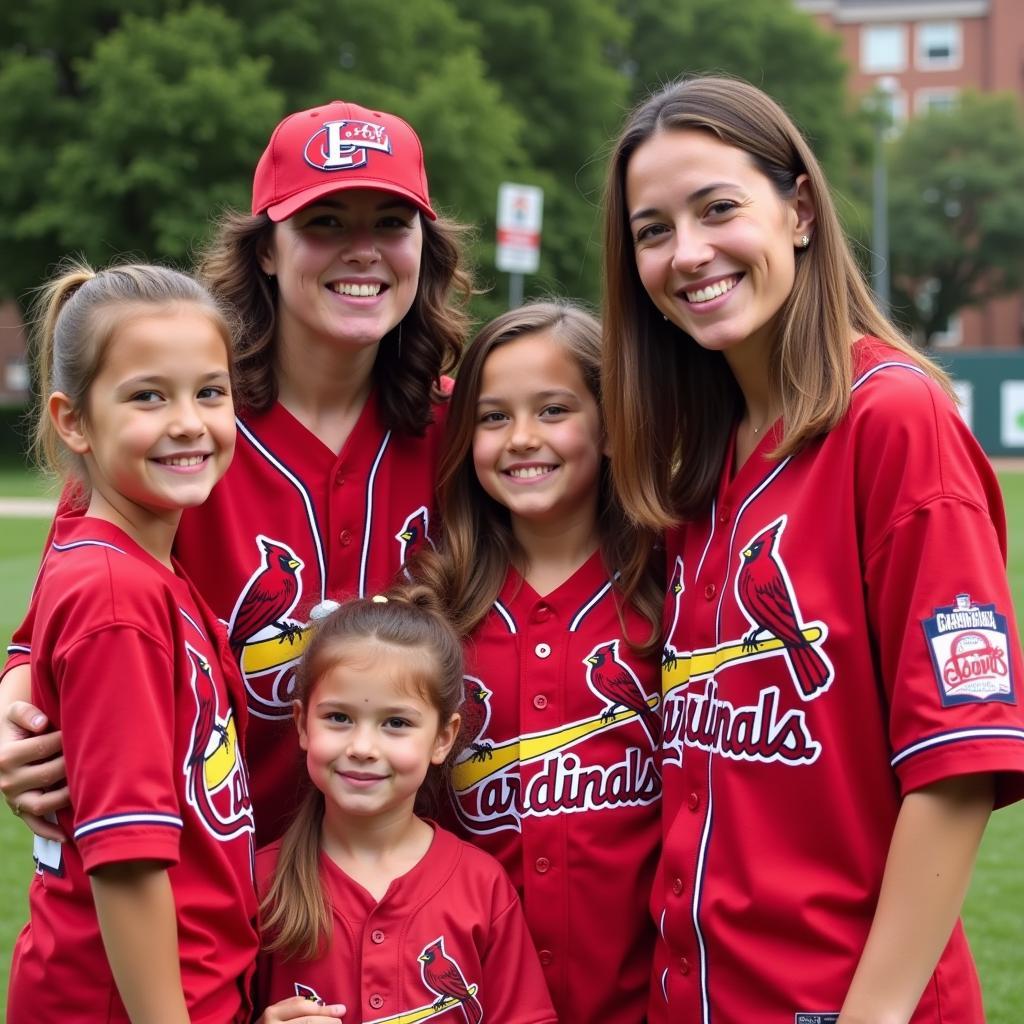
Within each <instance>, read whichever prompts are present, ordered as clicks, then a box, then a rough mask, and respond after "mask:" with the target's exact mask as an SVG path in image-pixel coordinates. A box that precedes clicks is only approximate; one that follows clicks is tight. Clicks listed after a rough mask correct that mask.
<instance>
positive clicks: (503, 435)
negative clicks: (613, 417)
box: [473, 331, 603, 546]
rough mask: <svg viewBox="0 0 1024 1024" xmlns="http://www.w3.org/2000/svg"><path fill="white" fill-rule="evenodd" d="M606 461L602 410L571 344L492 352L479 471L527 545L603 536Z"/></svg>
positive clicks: (551, 342) (533, 341)
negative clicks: (564, 536)
mask: <svg viewBox="0 0 1024 1024" xmlns="http://www.w3.org/2000/svg"><path fill="white" fill-rule="evenodd" d="M602 455H603V436H602V429H601V418H600V414H599V412H598V408H597V402H596V401H595V399H594V396H593V394H592V393H591V391H590V389H589V388H588V387H587V384H586V381H585V380H584V378H583V373H582V371H581V370H580V367H579V366H578V365H577V364H576V362H575V360H574V359H573V357H572V356H571V355H570V353H569V351H568V349H567V348H566V346H565V344H564V343H561V342H559V341H558V340H557V339H556V338H554V337H552V335H551V334H550V332H547V331H541V332H537V333H532V334H526V335H523V336H522V337H519V338H516V339H515V340H513V341H509V342H505V343H503V344H501V345H499V346H497V347H495V348H494V349H493V350H492V351H491V353H490V354H489V355H488V356H487V360H486V362H485V363H484V366H483V372H482V374H481V378H480V394H479V396H478V399H477V425H476V429H475V431H474V434H473V466H474V469H475V470H476V475H477V479H478V480H479V481H480V486H481V487H482V488H483V489H484V491H486V492H487V494H488V495H490V497H492V498H493V499H494V500H495V501H496V502H498V503H499V504H500V505H503V506H504V507H505V508H507V509H508V510H509V512H510V513H511V516H512V529H513V532H515V533H516V535H517V537H519V538H520V542H522V540H523V532H524V531H526V530H529V529H531V528H533V527H537V526H543V527H545V528H549V527H553V528H555V529H558V530H560V531H561V530H566V531H567V530H570V529H575V530H577V532H580V533H584V534H585V533H587V532H588V531H593V530H594V529H595V524H596V519H597V495H598V484H599V478H600V472H601V458H602ZM524 546H525V545H524Z"/></svg>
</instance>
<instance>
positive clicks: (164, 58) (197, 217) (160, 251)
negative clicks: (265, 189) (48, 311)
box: [0, 5, 282, 297]
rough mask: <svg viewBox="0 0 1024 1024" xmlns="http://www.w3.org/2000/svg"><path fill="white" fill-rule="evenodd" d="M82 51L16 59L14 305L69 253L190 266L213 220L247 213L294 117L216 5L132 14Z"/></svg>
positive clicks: (4, 235)
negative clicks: (266, 156)
mask: <svg viewBox="0 0 1024 1024" xmlns="http://www.w3.org/2000/svg"><path fill="white" fill-rule="evenodd" d="M44 6H46V5H44ZM138 6H142V5H138ZM99 20H101V21H102V20H103V19H102V18H100V19H99ZM26 49H28V48H27V47H26ZM72 52H74V51H72V50H69V51H58V50H53V49H50V48H47V47H40V48H39V52H27V53H21V54H11V53H8V54H5V56H4V61H3V65H2V68H0V137H3V138H4V139H5V140H8V141H7V144H6V145H5V146H4V147H3V149H2V150H0V173H2V174H3V175H4V180H5V182H6V187H5V189H4V190H3V192H2V193H0V211H2V214H0V264H2V266H3V268H4V270H3V277H2V280H0V288H2V291H3V294H5V295H7V296H15V297H22V296H23V294H24V290H25V289H26V288H28V287H30V286H32V285H34V284H36V283H38V282H39V280H40V279H41V278H42V277H43V276H44V274H45V273H46V272H47V268H48V266H49V265H51V264H53V263H54V262H55V261H56V260H57V259H59V258H60V257H61V256H62V255H63V254H65V253H68V252H78V253H82V254H84V255H85V256H86V257H87V258H89V259H91V260H94V261H97V262H101V263H102V262H106V261H108V260H110V259H111V258H112V257H114V256H119V255H125V254H130V255H133V256H137V257H148V258H154V259H161V260H168V261H173V262H178V263H182V264H185V263H187V262H188V259H189V250H190V247H191V246H192V245H193V243H194V242H195V241H196V240H197V239H198V238H200V237H201V236H202V235H203V233H204V231H205V230H206V227H207V224H208V221H209V218H210V214H211V212H212V211H214V210H216V209H217V208H218V207H219V206H221V205H223V204H225V203H233V204H238V205H244V204H245V202H246V197H247V192H248V188H247V184H246V182H247V178H248V176H249V174H250V173H251V167H252V163H253V159H254V157H253V154H254V153H257V154H258V152H259V149H260V147H261V146H262V145H263V144H264V142H265V139H266V125H267V124H268V123H269V124H273V122H274V120H275V119H276V118H278V117H279V116H280V114H281V110H282V100H281V96H280V94H279V93H277V92H276V91H275V90H274V89H273V88H272V87H271V86H270V85H269V84H268V83H267V65H268V62H267V60H266V59H265V58H255V59H254V58H251V57H248V56H247V55H246V52H245V46H244V37H243V34H242V32H241V31H240V29H239V27H238V25H237V24H236V23H235V22H234V21H232V20H231V19H230V18H228V17H227V16H226V15H225V14H224V13H223V12H221V11H220V10H218V9H216V8H209V7H202V6H196V7H191V8H187V9H184V10H180V11H172V12H171V13H169V14H166V15H164V16H163V17H161V18H159V19H154V18H152V17H144V16H142V15H137V14H128V15H127V16H125V17H124V18H123V19H122V20H120V21H119V22H118V23H117V24H116V27H114V28H113V30H112V31H109V32H106V33H104V32H102V31H96V32H95V34H94V38H93V45H92V47H91V49H90V50H89V51H88V52H87V53H85V54H81V55H75V56H69V54H70V53H72ZM243 115H244V116H243Z"/></svg>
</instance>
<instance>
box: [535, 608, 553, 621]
mask: <svg viewBox="0 0 1024 1024" xmlns="http://www.w3.org/2000/svg"><path fill="white" fill-rule="evenodd" d="M531 618H532V619H533V621H534V622H547V621H548V619H550V618H551V606H550V605H546V604H539V605H537V607H536V608H534V610H533V615H532V616H531Z"/></svg>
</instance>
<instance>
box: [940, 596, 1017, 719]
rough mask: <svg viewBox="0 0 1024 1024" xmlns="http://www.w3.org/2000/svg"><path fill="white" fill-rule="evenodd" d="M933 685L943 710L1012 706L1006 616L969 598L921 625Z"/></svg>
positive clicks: (987, 605)
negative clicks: (991, 704)
mask: <svg viewBox="0 0 1024 1024" xmlns="http://www.w3.org/2000/svg"><path fill="white" fill-rule="evenodd" d="M921 625H922V627H923V628H924V635H925V637H926V639H927V641H928V652H929V654H931V659H932V667H933V668H934V670H935V682H936V684H937V685H938V688H939V698H940V699H941V701H942V704H943V706H944V707H947V708H950V707H956V706H957V705H958V704H983V703H985V702H987V701H997V702H999V703H1002V704H1016V703H1017V698H1016V696H1015V695H1014V685H1013V661H1012V659H1011V658H1010V641H1009V632H1008V630H1007V627H1006V616H1005V615H1000V614H999V613H998V612H997V611H996V606H995V605H994V604H981V605H979V604H973V603H972V602H971V598H970V595H969V594H957V595H956V603H955V604H952V605H948V606H946V607H943V608H936V609H934V612H933V614H932V617H931V618H930V619H922V621H921Z"/></svg>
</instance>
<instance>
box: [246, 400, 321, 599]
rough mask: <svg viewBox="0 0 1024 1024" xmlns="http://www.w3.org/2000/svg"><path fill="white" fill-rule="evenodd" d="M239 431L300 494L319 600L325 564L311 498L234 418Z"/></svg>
mask: <svg viewBox="0 0 1024 1024" xmlns="http://www.w3.org/2000/svg"><path fill="white" fill-rule="evenodd" d="M235 424H236V426H237V427H238V430H239V433H241V434H242V436H243V437H244V438H245V439H246V440H247V441H248V442H249V444H251V445H252V446H253V448H255V449H256V451H258V452H259V453H260V455H262V456H263V458H265V459H266V460H267V462H269V463H270V464H271V465H272V466H273V467H274V468H275V469H276V470H277V471H278V472H279V473H280V474H281V475H282V476H283V477H284V478H285V479H286V480H287V481H288V482H289V483H290V484H291V485H292V486H293V487H294V488H295V489H296V490H297V491H298V492H299V494H300V495H301V496H302V504H303V505H304V506H305V507H306V518H307V519H308V521H309V528H310V529H309V532H310V535H311V536H312V539H313V547H314V549H315V550H316V562H317V566H318V568H319V569H320V600H321V601H322V600H323V599H324V596H325V594H326V587H327V564H326V562H325V560H324V546H323V541H322V540H321V538H320V524H319V522H317V518H316V509H315V508H314V507H313V499H312V498H311V497H310V495H309V491H308V490H306V486H305V484H303V483H302V481H301V480H299V478H298V477H297V476H296V475H295V474H294V473H293V472H292V471H291V470H290V469H288V467H287V466H285V464H284V463H283V462H282V461H281V460H280V459H279V458H278V457H277V456H276V455H275V454H274V453H273V452H272V451H271V450H270V449H269V448H268V447H267V446H266V445H265V444H264V443H263V442H262V441H261V440H260V439H259V438H258V437H257V436H256V435H255V434H254V433H253V432H252V431H251V430H250V429H249V428H248V427H247V426H246V425H245V424H244V423H243V422H242V420H240V419H238V418H237V417H236V418H235Z"/></svg>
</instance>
